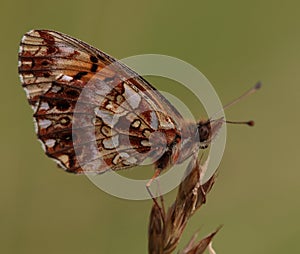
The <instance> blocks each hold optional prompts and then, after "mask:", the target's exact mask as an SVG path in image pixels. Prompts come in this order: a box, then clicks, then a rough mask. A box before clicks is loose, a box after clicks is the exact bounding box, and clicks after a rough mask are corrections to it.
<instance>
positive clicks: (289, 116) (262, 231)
mask: <svg viewBox="0 0 300 254" xmlns="http://www.w3.org/2000/svg"><path fill="white" fill-rule="evenodd" d="M1 5H2V7H1V16H0V19H1V22H0V24H1V42H0V43H1V47H0V50H1V62H0V65H1V68H0V71H1V82H0V83H1V85H2V86H1V87H2V89H1V100H0V103H1V107H0V114H1V132H0V135H1V145H0V156H1V157H0V158H1V177H0V202H1V209H0V253H24V254H25V253H44V254H47V253H56V254H58V253H72V254H76V253H146V252H147V224H148V216H149V211H150V207H151V204H152V203H151V201H128V200H121V199H118V198H115V197H112V196H110V195H108V194H106V193H104V192H102V191H101V190H99V189H97V188H96V187H95V186H94V185H93V184H92V183H91V182H89V180H88V179H87V178H86V177H78V176H74V175H70V174H67V173H64V172H63V171H62V170H59V169H58V168H57V167H56V165H55V163H54V162H52V161H51V160H49V159H47V158H46V156H45V155H44V154H43V151H42V149H41V147H40V144H39V142H38V141H37V140H36V137H35V133H34V128H33V123H32V117H31V116H32V110H31V109H30V107H29V106H28V104H27V101H26V97H25V93H24V92H23V89H22V88H21V85H20V81H19V79H18V74H17V53H18V44H19V41H20V39H21V37H22V35H23V34H24V33H25V32H27V31H28V30H30V29H33V28H35V29H37V28H47V29H54V30H57V31H61V32H63V33H66V34H69V35H71V36H74V37H77V38H80V39H82V40H84V41H86V42H88V43H90V44H92V45H94V46H96V47H97V48H100V49H102V50H103V51H105V52H107V53H109V54H111V55H113V56H115V57H116V58H124V57H128V56H131V55H137V54H145V53H156V54H165V55H170V56H174V57H177V58H180V59H182V60H185V61H187V62H188V63H190V64H192V65H194V66H195V67H196V68H198V69H199V70H200V71H202V73H204V74H205V75H206V76H207V78H208V79H209V80H210V81H211V82H212V84H213V85H214V87H215V89H216V91H217V92H218V94H219V96H220V98H221V100H222V101H223V102H224V103H226V102H228V101H230V100H231V99H233V98H235V97H236V96H237V95H240V94H241V93H242V92H243V91H244V90H245V89H247V88H248V87H250V86H251V85H252V84H254V83H255V82H256V81H257V80H261V81H262V82H263V84H264V87H263V89H262V90H261V91H260V92H259V93H257V94H255V95H254V96H252V97H251V98H247V99H246V100H244V101H242V102H240V103H239V104H238V105H236V106H234V107H232V108H231V109H229V110H228V111H227V118H228V119H232V120H236V119H255V120H256V123H257V125H256V126H255V128H252V129H251V128H247V127H238V126H228V139H227V147H226V151H225V154H224V157H223V161H222V164H221V167H220V174H219V178H218V181H217V184H216V185H215V187H214V189H213V191H212V193H210V195H209V197H208V203H207V205H206V206H204V207H203V209H202V210H201V211H199V212H198V213H197V214H196V215H195V216H194V217H193V218H192V220H190V222H189V225H188V227H187V229H186V231H185V234H184V236H183V238H182V241H181V245H180V247H181V248H182V246H183V245H184V244H185V243H186V242H187V241H188V240H189V239H190V237H191V235H192V234H193V233H194V232H195V231H196V230H198V229H201V230H200V234H201V235H202V236H204V235H206V234H207V233H209V232H210V231H212V230H214V229H215V228H216V227H217V226H219V225H220V224H223V225H224V227H223V229H222V230H221V231H220V232H219V234H218V235H217V236H216V238H215V240H214V247H215V249H216V251H217V253H223V254H225V253H243V254H250V253H251V254H252V253H256V254H262V253H264V254H267V253H270V254H277V253H278V254H279V253H280V254H281V253H299V252H300V246H299V242H298V241H299V236H300V220H299V214H300V202H299V191H300V186H299V178H300V171H299V162H297V157H298V156H299V152H300V149H299V134H298V130H299V129H300V118H299V98H300V89H299V85H300V83H299V82H300V75H299V66H300V31H299V29H300V16H299V9H300V2H299V1H291V0H288V1H278V0H272V1H271V0H266V1H258V0H252V1H238V0H228V1H186V2H184V1H151V2H150V1H118V2H117V1H110V2H109V1H89V0H86V1H75V0H74V1H57V0H52V1H46V2H42V1H36V0H34V1H32V0H27V1H14V0H12V1H5V2H2V4H1ZM162 80H163V79H162ZM155 85H156V86H157V87H158V88H159V89H165V90H168V88H166V87H165V86H164V84H163V83H160V82H155ZM173 90H174V89H170V91H173ZM177 93H178V92H177ZM174 94H175V95H176V91H174ZM183 99H184V98H183ZM186 100H188V98H186ZM192 110H193V111H194V112H195V111H197V108H192ZM132 171H134V169H133V170H132ZM174 194H175V192H171V193H169V194H168V195H167V197H166V199H167V202H170V201H171V200H172V198H173V197H174Z"/></svg>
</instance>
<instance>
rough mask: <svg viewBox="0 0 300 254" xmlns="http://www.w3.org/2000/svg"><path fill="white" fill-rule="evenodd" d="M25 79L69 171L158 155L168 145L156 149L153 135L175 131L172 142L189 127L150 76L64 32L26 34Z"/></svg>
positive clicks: (46, 133) (39, 121)
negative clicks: (151, 83)
mask: <svg viewBox="0 0 300 254" xmlns="http://www.w3.org/2000/svg"><path fill="white" fill-rule="evenodd" d="M19 74H20V78H21V81H22V85H23V87H24V89H25V91H26V94H27V98H28V101H29V103H30V105H31V106H32V107H33V109H34V118H35V121H36V129H37V135H38V138H39V139H40V140H41V141H42V143H43V145H44V148H45V151H46V154H47V155H48V156H49V157H51V158H53V159H55V160H56V161H57V163H58V164H59V165H60V166H61V167H63V168H64V169H66V170H67V171H70V172H74V173H85V172H95V173H102V172H105V171H107V170H108V169H112V170H118V169H122V168H127V167H132V166H134V165H138V164H140V163H141V162H142V161H144V160H145V158H147V157H149V156H150V157H151V156H152V157H159V156H161V155H162V153H164V151H165V150H164V147H163V146H160V147H158V148H155V150H154V151H153V149H152V150H151V140H150V136H151V134H153V133H154V132H157V131H160V132H164V133H165V134H166V133H168V134H167V135H166V137H165V139H166V142H167V143H168V142H169V143H170V142H173V141H172V140H174V138H175V137H176V135H177V139H178V134H177V133H178V131H179V130H180V129H182V128H184V124H185V122H184V121H183V118H182V117H181V115H180V114H179V113H178V111H177V110H176V109H175V108H174V107H173V106H172V105H171V104H170V103H169V102H168V101H167V99H165V98H164V97H163V96H162V95H161V94H160V93H159V92H158V91H157V90H156V89H155V88H154V87H152V86H151V85H150V84H149V83H148V82H147V81H146V80H145V79H143V78H142V77H141V76H139V75H138V74H136V73H135V72H134V71H132V70H131V69H129V68H128V67H127V66H125V65H123V64H122V63H120V62H118V61H116V60H115V59H114V58H112V57H110V56H108V55H107V54H105V53H103V52H102V51H100V50H97V49H95V48H93V47H91V46H89V45H88V44H86V43H84V42H82V41H79V40H77V39H74V38H72V37H69V36H67V35H64V34H61V33H58V32H54V31H48V30H32V31H30V32H28V33H27V34H25V35H24V37H23V38H22V41H21V44H20V51H19ZM152 141H153V139H152ZM155 142H156V143H158V144H159V143H163V140H160V137H156V139H155ZM167 143H166V145H167ZM152 145H153V143H152ZM75 150H76V151H75Z"/></svg>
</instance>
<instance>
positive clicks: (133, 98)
mask: <svg viewBox="0 0 300 254" xmlns="http://www.w3.org/2000/svg"><path fill="white" fill-rule="evenodd" d="M124 89H125V92H124V97H125V99H126V101H127V102H128V104H129V105H130V106H131V107H132V108H133V109H135V108H137V107H138V106H139V104H140V102H141V99H142V98H141V96H140V95H139V94H138V93H137V92H136V91H135V90H133V89H132V88H131V87H130V86H128V85H127V84H124Z"/></svg>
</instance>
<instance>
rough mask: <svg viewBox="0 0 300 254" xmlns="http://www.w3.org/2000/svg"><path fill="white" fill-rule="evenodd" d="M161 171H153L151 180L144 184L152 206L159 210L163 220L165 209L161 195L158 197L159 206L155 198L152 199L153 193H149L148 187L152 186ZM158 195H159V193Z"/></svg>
mask: <svg viewBox="0 0 300 254" xmlns="http://www.w3.org/2000/svg"><path fill="white" fill-rule="evenodd" d="M160 172H161V170H160V169H156V170H155V171H154V174H153V176H152V178H151V179H150V180H149V182H148V183H147V184H146V189H147V191H148V193H149V195H150V197H151V198H152V200H153V202H154V204H155V205H156V206H157V207H158V208H159V211H160V214H161V216H162V218H165V207H164V200H163V197H162V195H159V196H160V202H161V206H160V205H159V204H158V202H157V199H156V197H154V195H153V193H152V192H151V189H150V186H151V184H152V182H153V181H154V180H155V179H156V178H157V177H158V176H159V175H160ZM159 192H160V190H159ZM159 194H160V193H159Z"/></svg>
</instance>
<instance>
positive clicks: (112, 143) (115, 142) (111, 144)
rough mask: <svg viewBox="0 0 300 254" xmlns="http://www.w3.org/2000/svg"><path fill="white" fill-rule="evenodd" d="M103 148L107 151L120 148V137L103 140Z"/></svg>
mask: <svg viewBox="0 0 300 254" xmlns="http://www.w3.org/2000/svg"><path fill="white" fill-rule="evenodd" d="M103 146H104V147H105V148H107V149H113V148H116V147H118V146H119V135H115V136H112V137H111V138H106V139H104V140H103Z"/></svg>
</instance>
